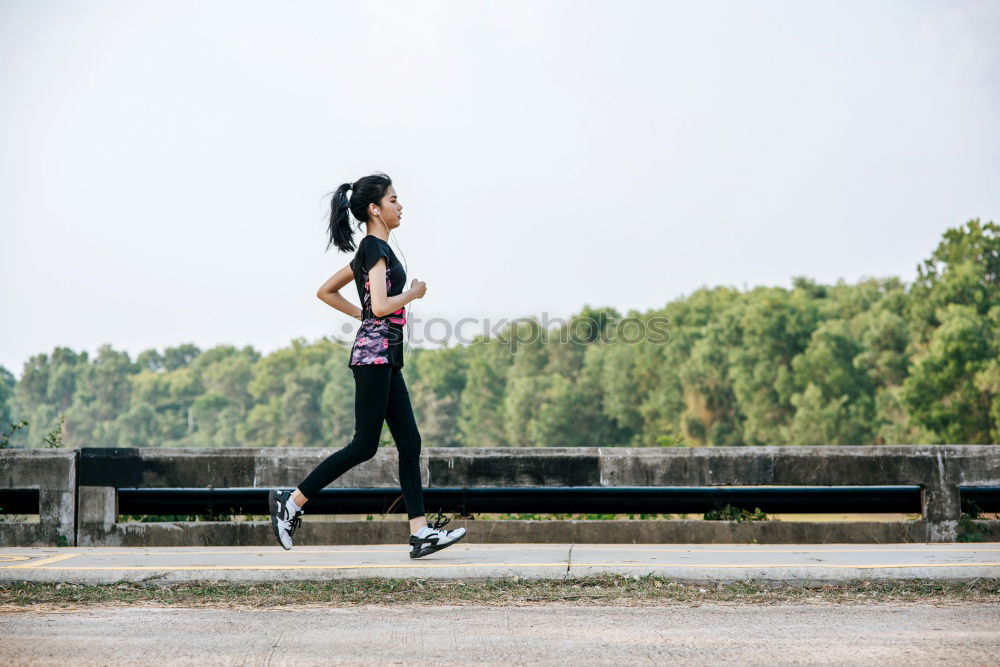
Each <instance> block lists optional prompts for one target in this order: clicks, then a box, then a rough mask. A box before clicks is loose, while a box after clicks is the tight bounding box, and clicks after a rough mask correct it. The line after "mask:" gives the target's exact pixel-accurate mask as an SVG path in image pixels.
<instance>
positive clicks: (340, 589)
mask: <svg viewBox="0 0 1000 667" xmlns="http://www.w3.org/2000/svg"><path fill="white" fill-rule="evenodd" d="M948 601H954V602H993V603H997V602H1000V578H989V579H983V578H980V579H975V580H973V581H971V582H941V581H931V580H923V579H913V580H903V581H887V582H879V581H861V580H859V581H850V582H842V583H837V584H824V585H811V586H809V585H792V584H786V583H774V582H757V581H753V580H747V581H741V582H736V583H725V584H723V583H717V584H708V583H702V584H697V583H687V582H680V581H675V580H672V579H668V578H665V577H657V576H653V575H647V576H641V577H640V576H630V575H612V574H608V575H593V576H587V577H577V578H571V579H523V578H520V577H517V576H513V577H504V578H495V579H434V578H419V577H418V578H397V579H393V578H385V577H366V578H357V579H354V578H351V579H336V580H323V581H312V582H309V581H297V582H288V583H229V582H219V583H204V584H192V583H185V584H171V585H162V584H156V583H154V582H145V583H130V582H124V581H122V582H117V583H113V584H103V585H89V584H69V583H59V584H55V583H32V582H0V607H3V608H5V609H6V610H8V611H10V610H15V609H18V608H25V609H29V608H32V607H38V606H46V607H79V606H88V605H93V606H119V605H132V604H141V605H147V606H183V607H192V606H194V607H234V606H239V607H285V606H295V605H307V604H308V605H327V606H331V605H333V606H337V605H339V606H350V605H361V604H377V605H398V604H411V603H416V604H424V605H426V604H477V605H498V606H503V605H520V604H532V603H554V602H569V603H574V604H623V605H629V606H640V605H662V604H672V603H679V604H697V603H706V602H729V603H737V604H739V603H750V604H777V603H795V602H800V603H831V604H848V603H854V604H857V603H863V604H871V603H879V602H925V603H926V602H948Z"/></svg>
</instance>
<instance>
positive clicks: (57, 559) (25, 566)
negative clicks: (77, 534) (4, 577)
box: [3, 554, 80, 570]
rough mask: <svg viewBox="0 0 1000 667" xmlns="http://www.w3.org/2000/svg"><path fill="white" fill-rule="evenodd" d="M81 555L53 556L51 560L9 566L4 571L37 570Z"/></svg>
mask: <svg viewBox="0 0 1000 667" xmlns="http://www.w3.org/2000/svg"><path fill="white" fill-rule="evenodd" d="M79 555H80V554H60V555H58V556H51V557H49V558H43V559H41V560H33V561H30V562H28V563H24V564H22V565H7V566H5V567H4V568H3V569H5V570H16V569H19V568H20V569H28V568H35V567H38V566H39V565H48V564H50V563H58V562H60V561H64V560H68V559H70V558H76V557H77V556H79Z"/></svg>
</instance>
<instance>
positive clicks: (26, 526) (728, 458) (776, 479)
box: [0, 445, 1000, 546]
mask: <svg viewBox="0 0 1000 667" xmlns="http://www.w3.org/2000/svg"><path fill="white" fill-rule="evenodd" d="M332 451H333V450H331V449H311V448H310V449H299V448H294V449H293V448H265V449H244V448H231V449H208V450H206V449H152V448H85V449H83V450H42V449H38V450H17V449H14V450H11V449H4V450H0V490H3V489H37V490H38V498H39V513H40V521H39V523H37V524H31V523H11V522H3V521H0V545H6V546H40V545H55V544H58V543H64V544H68V545H71V546H72V545H76V546H104V545H108V546H118V545H121V546H183V545H192V546H193V545H216V546H242V545H273V544H274V537H273V535H272V533H271V527H270V523H269V522H267V521H242V522H241V521H204V522H149V523H139V522H122V521H120V520H119V518H120V517H119V512H118V491H117V490H118V489H121V488H191V487H199V488H201V487H214V488H226V487H253V488H269V487H272V486H274V487H282V488H290V487H292V486H294V485H295V484H296V483H298V482H299V481H300V480H301V479H303V478H304V477H305V476H306V475H307V474H308V473H309V471H310V470H312V468H313V467H314V466H315V465H316V464H318V463H319V462H320V461H322V460H323V459H324V458H325V457H327V456H329V454H330V453H332ZM421 469H422V482H423V486H424V488H425V489H427V488H431V487H468V488H481V487H514V486H517V487H525V486H528V487H532V486H537V487H555V486H594V487H615V486H754V485H803V486H843V485H852V486H853V485H872V486H875V485H918V486H919V487H920V495H921V510H922V512H921V513H922V518H921V519H920V520H917V521H898V522H894V521H860V522H833V523H830V522H809V521H804V522H798V521H796V522H782V521H752V522H743V521H702V520H670V521H655V520H629V521H558V520H537V521H517V520H506V521H491V520H473V519H461V518H456V519H453V520H452V523H451V524H450V525H449V528H450V527H455V526H462V525H464V526H466V527H467V528H468V530H469V532H470V538H472V539H473V541H476V542H514V543H517V542H521V543H523V542H563V543H565V542H577V543H588V542H590V543H594V542H622V543H633V542H636V543H747V542H757V543H800V544H805V543H824V542H826V543H829V542H839V543H845V542H879V543H882V542H947V541H953V540H955V539H956V537H957V531H958V522H959V518H960V513H961V503H960V492H959V487H960V486H972V487H976V486H993V487H996V486H1000V447H998V446H993V445H900V446H878V447H706V448H692V449H687V448H659V447H656V448H603V447H599V448H590V447H551V448H483V449H476V448H469V449H456V448H441V447H424V449H423V451H422V453H421ZM337 487H340V488H357V487H394V488H396V489H398V488H399V481H398V474H397V458H396V450H395V449H394V448H392V447H387V448H382V449H381V450H380V451H379V452H378V454H376V456H375V458H373V459H372V460H370V461H367V462H365V463H364V464H362V465H360V466H358V467H356V468H354V469H352V470H350V471H349V472H348V473H346V474H345V475H344V476H342V477H341V478H340V479H338V480H336V481H335V482H334V483H333V484H332V485H331V488H337ZM436 509H437V508H432V507H427V510H428V514H430V513H431V512H432V511H434V510H436ZM306 512H307V516H306V517H305V519H304V521H303V524H302V527H301V528H300V529H299V532H298V533H296V543H297V544H383V543H388V544H391V543H398V542H400V541H402V542H403V543H405V540H406V536H407V535H408V525H407V522H406V521H405V520H402V521H344V520H337V521H317V520H313V521H309V518H310V517H308V513H309V510H308V507H307V510H306ZM981 525H983V526H984V527H985V529H986V531H987V533H986V534H987V536H988V537H987V539H990V538H991V537H992V536H1000V521H983V522H981Z"/></svg>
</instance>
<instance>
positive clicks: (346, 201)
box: [326, 173, 392, 252]
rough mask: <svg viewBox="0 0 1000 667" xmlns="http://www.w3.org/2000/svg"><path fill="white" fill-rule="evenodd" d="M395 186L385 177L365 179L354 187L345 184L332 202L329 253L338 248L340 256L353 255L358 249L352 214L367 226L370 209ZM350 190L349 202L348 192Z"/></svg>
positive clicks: (328, 232)
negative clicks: (335, 247)
mask: <svg viewBox="0 0 1000 667" xmlns="http://www.w3.org/2000/svg"><path fill="white" fill-rule="evenodd" d="M390 185H392V180H390V179H389V177H388V176H386V175H385V174H383V173H375V174H372V175H370V176H364V177H363V178H361V179H359V180H358V182H357V183H354V184H353V185H352V184H351V183H344V184H343V185H341V186H340V187H339V188H337V190H336V191H335V192H334V193H333V198H332V199H331V200H330V224H329V226H328V227H327V234H328V236H329V242H328V243H327V245H326V248H327V250H329V249H330V246H331V245H335V246H337V249H338V250H340V251H341V252H351V251H353V250H354V249H355V245H354V231H353V230H352V229H351V214H352V213H353V214H354V217H355V218H357V219H358V220H359V221H360V222H359V223H358V228H359V229H360V224H361V222H364V223H367V222H368V205H369V204H371V203H376V204H378V203H379V202H381V201H382V197H384V196H385V192H386V190H388V189H389V186H390ZM348 190H351V196H350V198H348V196H347V191H348Z"/></svg>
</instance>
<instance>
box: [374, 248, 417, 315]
mask: <svg viewBox="0 0 1000 667" xmlns="http://www.w3.org/2000/svg"><path fill="white" fill-rule="evenodd" d="M368 286H369V289H370V290H371V295H372V315H374V316H375V317H386V316H387V315H389V314H390V313H394V312H396V311H397V310H399V309H400V308H402V307H403V306H405V305H406V304H408V303H409V302H411V301H413V300H414V299H416V298H417V295H416V294H415V293H414V292H413V290H404V291H403V292H402V293H401V294H397V295H396V296H386V292H385V259H384V258H380V259H379V260H378V261H377V262H375V266H373V267H372V268H371V269H369V270H368Z"/></svg>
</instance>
